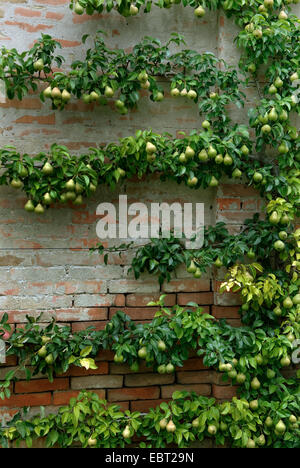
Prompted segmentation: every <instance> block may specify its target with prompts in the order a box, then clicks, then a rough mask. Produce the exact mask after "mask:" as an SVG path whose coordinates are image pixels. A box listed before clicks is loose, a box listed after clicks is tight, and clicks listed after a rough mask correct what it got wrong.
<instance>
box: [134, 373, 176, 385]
mask: <svg viewBox="0 0 300 468" xmlns="http://www.w3.org/2000/svg"><path fill="white" fill-rule="evenodd" d="M174 380H175V374H163V375H161V374H158V373H156V374H150V373H147V374H129V375H126V377H125V387H143V386H145V385H148V386H151V385H166V384H171V383H173V382H174Z"/></svg>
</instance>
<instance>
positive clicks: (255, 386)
mask: <svg viewBox="0 0 300 468" xmlns="http://www.w3.org/2000/svg"><path fill="white" fill-rule="evenodd" d="M251 388H252V389H253V390H258V389H259V388H260V381H259V380H258V378H257V377H254V378H253V379H252V381H251Z"/></svg>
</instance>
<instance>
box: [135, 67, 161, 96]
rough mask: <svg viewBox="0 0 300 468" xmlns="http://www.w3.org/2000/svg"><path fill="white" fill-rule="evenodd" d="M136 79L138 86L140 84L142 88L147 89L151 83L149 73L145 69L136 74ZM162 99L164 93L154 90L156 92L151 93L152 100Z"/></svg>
mask: <svg viewBox="0 0 300 468" xmlns="http://www.w3.org/2000/svg"><path fill="white" fill-rule="evenodd" d="M152 79H153V78H152ZM138 81H139V83H140V86H141V88H142V89H149V88H150V86H151V83H150V81H149V75H148V73H147V72H146V70H142V71H141V72H140V73H139V74H138ZM163 99H164V94H163V92H162V91H156V92H154V93H153V100H154V101H157V102H160V101H162V100H163Z"/></svg>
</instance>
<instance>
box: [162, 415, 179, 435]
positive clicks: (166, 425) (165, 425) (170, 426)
mask: <svg viewBox="0 0 300 468" xmlns="http://www.w3.org/2000/svg"><path fill="white" fill-rule="evenodd" d="M159 427H160V428H161V429H162V430H166V431H167V432H175V431H176V429H177V428H176V425H175V424H174V422H173V420H172V419H170V420H169V421H168V420H167V418H163V419H161V420H160V421H159Z"/></svg>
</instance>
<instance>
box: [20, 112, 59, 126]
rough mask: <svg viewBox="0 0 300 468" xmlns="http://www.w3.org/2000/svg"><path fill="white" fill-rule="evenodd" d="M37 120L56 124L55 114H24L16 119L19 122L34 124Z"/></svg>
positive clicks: (43, 123)
mask: <svg viewBox="0 0 300 468" xmlns="http://www.w3.org/2000/svg"><path fill="white" fill-rule="evenodd" d="M34 122H36V123H37V124H41V125H54V124H55V114H51V115H38V116H37V115H23V117H19V118H18V119H17V120H15V123H17V124H19V123H22V124H32V123H34Z"/></svg>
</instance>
